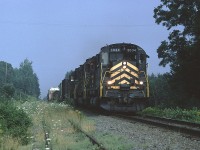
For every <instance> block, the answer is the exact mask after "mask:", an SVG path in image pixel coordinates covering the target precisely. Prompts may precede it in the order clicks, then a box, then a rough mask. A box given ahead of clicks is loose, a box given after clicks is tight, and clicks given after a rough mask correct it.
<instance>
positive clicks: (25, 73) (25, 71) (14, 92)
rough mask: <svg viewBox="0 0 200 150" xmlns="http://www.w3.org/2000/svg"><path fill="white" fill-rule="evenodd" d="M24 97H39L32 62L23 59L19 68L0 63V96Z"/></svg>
mask: <svg viewBox="0 0 200 150" xmlns="http://www.w3.org/2000/svg"><path fill="white" fill-rule="evenodd" d="M25 95H31V96H34V97H37V98H38V97H39V95H40V89H39V81H38V77H37V75H36V74H35V73H34V71H33V68H32V62H31V61H29V60H28V59H25V60H24V61H23V62H22V63H21V64H20V66H19V68H13V67H12V65H11V64H9V63H7V62H4V61H0V96H1V97H6V98H11V97H15V99H18V98H19V99H23V98H24V97H23V96H25Z"/></svg>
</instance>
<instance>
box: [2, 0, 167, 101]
mask: <svg viewBox="0 0 200 150" xmlns="http://www.w3.org/2000/svg"><path fill="white" fill-rule="evenodd" d="M159 4H160V0H0V61H6V62H8V63H11V64H12V66H13V67H14V68H18V67H19V65H20V63H21V62H22V61H23V60H24V59H26V58H27V59H29V60H30V61H32V62H33V64H32V66H33V70H34V72H35V73H36V74H37V76H38V78H39V83H40V89H41V98H43V97H44V96H46V95H47V91H48V89H49V88H51V87H57V86H58V84H59V83H60V82H61V81H62V79H63V78H64V76H65V74H66V72H68V71H70V70H73V69H75V68H77V67H78V66H79V65H80V64H83V63H84V61H85V60H86V59H87V58H89V57H92V56H94V55H96V54H97V53H99V52H100V49H101V47H103V46H105V45H107V44H114V43H122V42H125V43H132V44H136V45H138V46H140V47H142V48H143V49H144V50H145V51H146V53H147V54H148V55H149V56H150V58H149V59H148V64H149V68H148V73H149V74H151V73H155V74H157V73H164V72H168V71H169V67H165V68H164V67H161V66H159V65H158V64H159V61H160V60H159V59H158V56H157V52H156V51H157V48H158V47H159V45H160V43H161V41H163V40H166V39H167V37H168V34H169V31H167V29H166V28H164V27H163V26H162V25H157V24H156V23H155V19H154V18H153V9H154V8H155V7H157V6H158V5H159Z"/></svg>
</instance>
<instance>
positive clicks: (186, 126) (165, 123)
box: [113, 114, 200, 137]
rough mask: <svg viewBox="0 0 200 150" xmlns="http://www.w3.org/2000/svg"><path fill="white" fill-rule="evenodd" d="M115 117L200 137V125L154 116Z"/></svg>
mask: <svg viewBox="0 0 200 150" xmlns="http://www.w3.org/2000/svg"><path fill="white" fill-rule="evenodd" d="M113 116H115V117H119V118H122V119H127V120H129V121H138V122H142V123H146V124H151V125H155V126H158V127H164V128H167V129H170V130H174V131H178V132H181V133H185V134H189V135H192V136H195V137H200V124H197V123H191V122H186V121H180V120H173V119H168V118H160V117H153V116H147V117H144V116H126V115H121V114H114V115H113Z"/></svg>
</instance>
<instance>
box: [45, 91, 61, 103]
mask: <svg viewBox="0 0 200 150" xmlns="http://www.w3.org/2000/svg"><path fill="white" fill-rule="evenodd" d="M59 97H60V89H59V88H50V89H49V90H48V94H47V100H48V101H53V100H58V99H59Z"/></svg>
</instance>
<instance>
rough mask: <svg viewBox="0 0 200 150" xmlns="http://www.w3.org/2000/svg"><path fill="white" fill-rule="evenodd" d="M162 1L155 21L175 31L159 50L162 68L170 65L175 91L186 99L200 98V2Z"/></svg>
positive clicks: (155, 14) (156, 10) (156, 11)
mask: <svg viewBox="0 0 200 150" xmlns="http://www.w3.org/2000/svg"><path fill="white" fill-rule="evenodd" d="M161 2H162V4H160V5H159V6H158V7H157V8H155V9H154V18H155V21H156V23H157V24H162V25H163V26H165V27H167V30H172V29H173V30H172V32H171V33H170V35H169V37H168V40H164V41H162V42H161V45H160V46H159V47H158V49H157V52H158V57H159V58H160V59H161V61H160V65H162V66H166V65H167V64H169V65H170V68H171V71H170V76H171V79H170V84H171V86H172V87H173V89H174V90H176V91H177V92H179V93H180V95H182V96H183V97H185V98H196V99H200V92H199V91H200V86H199V85H200V1H199V0H188V1H184V0H161ZM177 26H178V27H179V28H178V29H177ZM199 103H200V102H199Z"/></svg>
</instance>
